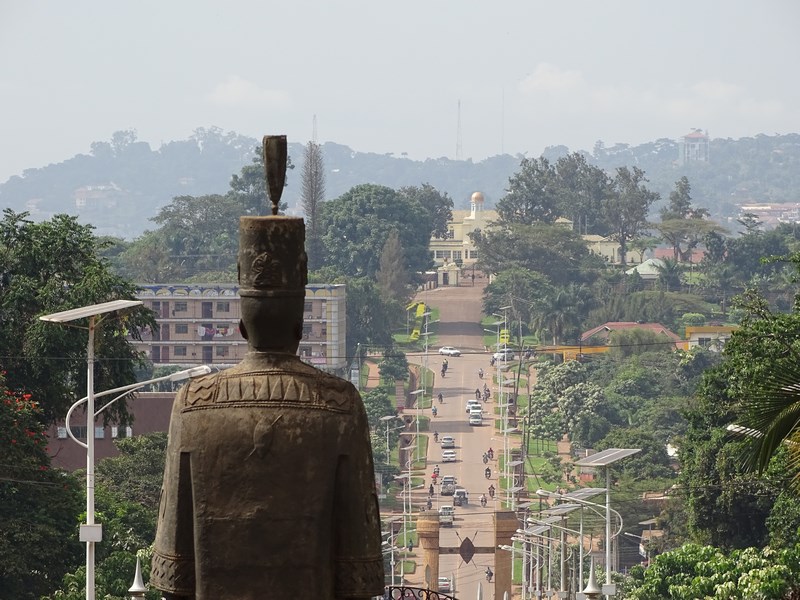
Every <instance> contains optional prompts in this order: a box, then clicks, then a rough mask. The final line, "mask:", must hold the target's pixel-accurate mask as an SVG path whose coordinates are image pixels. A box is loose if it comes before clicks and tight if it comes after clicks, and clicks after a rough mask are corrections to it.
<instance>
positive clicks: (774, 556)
mask: <svg viewBox="0 0 800 600" xmlns="http://www.w3.org/2000/svg"><path fill="white" fill-rule="evenodd" d="M798 563H800V549H798V547H794V548H787V549H783V550H778V551H774V550H771V549H765V550H759V549H757V548H747V549H744V550H736V551H733V552H731V553H730V554H729V555H726V554H725V552H724V551H722V550H720V549H719V548H714V547H713V546H700V545H697V544H686V545H684V546H682V547H681V548H678V549H676V550H672V551H670V552H665V553H663V554H660V555H658V556H656V557H655V558H654V559H653V561H652V564H651V565H650V566H649V567H648V568H646V569H645V568H643V567H634V568H633V569H632V570H631V575H630V578H629V580H627V581H626V582H625V584H624V586H623V588H624V589H623V590H622V595H623V597H624V598H626V599H628V600H682V599H684V598H707V599H710V600H750V599H751V598H761V599H763V600H785V599H789V598H796V597H797V593H798V591H800V569H798V566H797V565H798Z"/></svg>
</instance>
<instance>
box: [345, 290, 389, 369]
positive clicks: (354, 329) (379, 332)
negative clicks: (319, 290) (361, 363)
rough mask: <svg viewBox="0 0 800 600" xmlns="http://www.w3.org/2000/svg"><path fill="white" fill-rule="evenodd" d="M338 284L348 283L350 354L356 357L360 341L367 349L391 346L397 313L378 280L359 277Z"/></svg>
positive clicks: (348, 348)
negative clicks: (379, 288)
mask: <svg viewBox="0 0 800 600" xmlns="http://www.w3.org/2000/svg"><path fill="white" fill-rule="evenodd" d="M335 283H345V284H346V285H347V356H348V357H354V356H355V354H356V347H357V346H358V345H359V344H360V345H361V346H362V347H363V348H364V349H366V348H367V347H370V346H372V347H377V348H388V347H391V346H392V345H393V343H394V340H393V339H392V328H391V327H392V326H391V324H392V323H393V322H394V321H395V316H394V315H393V314H392V312H391V308H390V307H389V306H387V305H386V303H385V302H384V301H383V299H382V298H381V295H380V292H379V291H378V286H377V285H376V284H375V282H374V281H373V280H372V279H369V278H367V277H360V278H348V279H344V280H339V281H337V282H335Z"/></svg>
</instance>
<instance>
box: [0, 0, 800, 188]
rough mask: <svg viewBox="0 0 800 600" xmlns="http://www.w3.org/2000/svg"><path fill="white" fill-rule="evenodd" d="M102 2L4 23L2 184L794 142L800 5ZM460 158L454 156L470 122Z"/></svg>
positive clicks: (51, 1) (39, 8) (53, 5)
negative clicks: (227, 134)
mask: <svg viewBox="0 0 800 600" xmlns="http://www.w3.org/2000/svg"><path fill="white" fill-rule="evenodd" d="M268 4H269V3H254V2H248V1H243V2H239V3H232V4H229V5H226V6H225V7H223V6H222V5H218V4H216V3H210V2H191V3H189V2H186V1H185V0H176V1H175V2H171V3H158V2H154V1H152V0H145V1H142V2H138V3H135V4H133V3H131V4H111V3H106V2H101V1H99V0H87V1H85V2H81V3H62V2H56V1H55V0H43V1H42V2H38V3H22V2H16V3H6V4H4V5H2V6H0V51H2V55H3V59H2V65H3V77H2V78H0V93H2V97H3V100H4V103H3V106H4V109H5V110H4V111H3V113H2V116H0V134H1V135H2V137H3V144H2V150H0V182H4V181H6V180H7V179H8V178H9V177H10V176H12V175H19V174H21V173H22V171H23V170H24V169H28V168H39V167H42V166H45V165H47V164H49V163H55V162H61V161H63V160H66V159H68V158H70V157H72V156H74V155H75V154H80V153H84V154H85V153H89V151H90V148H89V145H90V144H91V143H92V142H94V141H105V140H109V139H110V137H111V134H112V133H113V132H114V131H118V130H123V129H135V130H136V131H137V134H138V137H139V139H140V140H142V141H146V142H148V143H150V145H151V147H152V148H154V149H157V148H158V147H159V146H160V145H161V143H162V142H167V141H172V140H178V139H186V138H188V137H189V136H191V134H192V131H193V130H194V129H196V128H199V127H205V128H209V127H212V126H216V127H220V128H222V129H223V130H226V131H235V132H236V133H239V134H241V135H246V136H252V137H254V138H259V137H260V136H261V135H263V134H264V133H285V134H287V135H288V136H289V140H290V141H291V142H298V143H305V142H306V141H308V140H309V139H311V137H312V120H313V117H314V115H316V118H317V132H318V134H317V140H318V141H320V142H326V141H331V142H336V143H338V144H343V145H346V146H349V147H350V148H352V149H353V150H356V151H359V152H376V153H381V154H383V153H387V152H393V153H395V154H396V155H398V156H399V155H401V154H402V153H407V154H408V156H409V158H412V159H425V158H438V157H442V156H446V157H448V158H462V159H466V158H472V159H473V160H475V161H479V160H482V159H484V158H486V157H488V156H495V155H498V154H502V153H507V154H512V155H516V154H526V153H527V154H528V155H530V156H537V155H538V154H540V153H541V152H542V150H543V149H544V148H545V147H547V146H554V145H565V146H568V147H569V148H570V149H571V150H573V151H574V150H588V151H591V149H592V147H593V145H594V143H595V142H596V141H597V140H603V141H604V142H605V143H606V145H608V146H610V145H613V144H614V143H618V142H622V143H628V144H631V145H636V144H639V143H642V142H646V141H652V140H655V139H658V138H670V139H676V138H679V137H680V136H682V135H685V134H686V133H688V132H689V131H690V130H691V129H692V128H700V129H703V130H708V132H709V134H710V135H711V137H712V138H716V137H723V138H727V137H731V138H740V137H747V136H752V135H756V134H758V133H765V134H768V135H774V134H775V133H780V134H785V133H792V132H796V131H798V129H800V127H798V123H800V119H799V118H798V117H799V116H800V115H798V107H799V106H800V83H798V82H797V80H796V78H794V77H792V76H791V73H792V66H793V60H794V59H795V58H796V57H797V56H798V55H800V53H798V50H800V41H798V38H797V36H796V35H795V34H794V28H795V26H796V25H797V23H798V22H800V21H799V20H798V16H800V5H797V4H795V3H793V2H790V1H789V0H774V1H772V2H766V3H762V4H759V5H752V4H744V3H742V4H741V5H738V4H736V5H735V4H733V3H729V2H723V1H722V0H710V1H708V2H703V3H695V2H690V1H688V0H678V1H676V2H672V3H669V4H668V5H659V6H657V7H656V6H653V5H651V4H648V3H643V2H640V1H636V0H608V1H606V2H602V3H598V2H590V1H574V2H569V3H558V5H554V4H555V3H543V2H532V1H525V2H523V1H521V0H509V1H508V2H506V3H501V4H495V5H492V6H489V5H486V4H483V3H481V4H479V3H475V2H464V1H463V0H461V1H460V2H456V1H454V0H439V1H438V2H421V1H419V0H411V1H410V2H406V3H403V4H402V5H397V6H394V5H387V4H382V3H376V2H369V1H367V0H353V1H349V2H343V3H337V4H336V5H334V4H333V3H331V4H323V3H319V2H310V1H308V0H299V1H296V2H293V3H281V4H277V3H276V4H275V5H274V6H273V5H268ZM459 101H460V104H461V110H460V123H461V127H460V132H461V136H460V139H461V144H460V148H461V154H460V156H456V151H457V148H458V147H459V146H458V131H459V128H458V121H459V111H458V104H459Z"/></svg>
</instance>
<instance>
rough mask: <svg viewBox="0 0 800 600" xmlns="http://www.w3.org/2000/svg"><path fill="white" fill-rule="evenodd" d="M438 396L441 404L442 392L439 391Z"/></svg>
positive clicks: (442, 399)
mask: <svg viewBox="0 0 800 600" xmlns="http://www.w3.org/2000/svg"><path fill="white" fill-rule="evenodd" d="M438 398H439V403H440V404H441V403H442V402H444V396H442V392H439V396H438Z"/></svg>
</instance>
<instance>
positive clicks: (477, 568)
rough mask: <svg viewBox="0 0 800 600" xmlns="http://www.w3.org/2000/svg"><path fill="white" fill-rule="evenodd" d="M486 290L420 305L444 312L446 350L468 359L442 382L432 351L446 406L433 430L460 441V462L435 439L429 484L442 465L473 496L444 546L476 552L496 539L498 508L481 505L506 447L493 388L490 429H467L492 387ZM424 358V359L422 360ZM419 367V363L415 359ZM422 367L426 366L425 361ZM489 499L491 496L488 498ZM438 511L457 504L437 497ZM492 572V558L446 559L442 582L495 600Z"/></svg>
mask: <svg viewBox="0 0 800 600" xmlns="http://www.w3.org/2000/svg"><path fill="white" fill-rule="evenodd" d="M481 294H482V287H479V286H476V287H474V288H473V287H458V288H439V289H437V290H431V291H428V292H422V293H421V294H420V295H419V296H418V297H417V299H418V300H422V301H424V302H426V303H427V304H429V305H430V306H433V307H435V308H438V309H439V319H440V322H439V323H438V324H437V325H436V327H437V334H438V339H439V344H440V345H447V346H455V347H456V348H459V349H460V350H461V351H462V352H463V354H462V356H460V357H451V358H448V362H449V368H448V370H447V375H446V376H445V377H444V379H442V378H441V377H440V375H439V370H440V367H441V362H442V357H440V356H439V355H438V354H437V353H436V352H437V350H438V346H437V348H431V349H430V350H429V355H428V367H429V368H430V369H432V370H433V371H434V372H435V373H436V384H435V385H434V394H438V393H439V392H441V393H442V394H443V396H444V403H443V404H438V403H437V408H438V410H439V415H438V417H436V418H435V419H433V420H432V425H431V427H432V428H433V429H435V430H436V431H438V432H439V436H440V437H441V436H443V435H452V436H453V437H455V439H456V455H457V458H458V460H457V462H455V463H442V462H441V448H440V446H439V444H435V443H433V439H432V437H431V439H430V441H429V444H428V469H427V472H426V480H427V481H430V475H431V474H432V472H433V468H434V466H435V465H436V464H438V465H439V467H440V472H441V474H442V475H454V476H455V477H456V478H457V480H458V485H459V486H461V487H464V488H466V489H467V490H468V492H469V503H468V505H467V506H466V507H456V521H455V525H454V527H453V528H452V529H450V528H442V530H441V534H440V544H441V545H442V546H459V545H460V544H461V542H462V541H463V540H464V539H465V538H467V537H469V538H470V539H471V540H472V541H473V543H474V544H475V545H476V546H489V547H491V546H493V545H494V542H493V540H494V533H493V521H492V512H493V511H494V502H493V501H490V502H489V504H488V506H487V507H486V508H482V507H481V505H480V497H481V494H483V493H487V491H488V486H489V484H490V483H492V484H494V486H495V487H499V486H498V481H497V465H498V463H497V458H498V457H499V455H500V454H501V451H502V447H503V442H502V439H501V438H500V437H499V436H496V435H495V428H494V407H495V403H494V401H493V400H494V398H495V397H496V389H494V388H492V400H491V401H490V402H488V403H487V404H485V405H484V409H485V411H484V416H485V417H486V418H485V420H484V425H483V426H480V427H475V426H470V425H469V424H468V423H467V414H466V402H467V400H468V399H470V398H474V397H475V389H476V388H482V387H483V384H484V383H485V382H486V383H488V384H489V385H490V386H492V380H491V376H490V372H491V371H493V370H492V369H491V368H490V367H489V358H490V355H489V353H488V352H486V351H485V350H484V347H483V343H482V339H483V328H482V326H481V325H480V318H481ZM420 358H421V357H420ZM409 359H410V360H411V361H414V358H412V357H410V358H409ZM420 362H423V360H421V361H420ZM480 368H482V369H483V370H484V371H486V374H485V375H484V379H483V380H481V379H479V377H478V369H480ZM489 447H491V448H493V449H494V456H495V459H494V460H493V461H490V463H489V466H490V467H491V468H492V477H491V481H487V480H486V478H485V475H484V469H485V468H486V465H484V464H483V460H482V458H483V454H484V452H486V450H487V449H488V448H489ZM487 497H488V493H487ZM434 501H435V504H434V507H436V506H438V505H441V504H445V503H446V504H451V503H452V499H451V498H450V497H448V496H444V497H443V496H440V495H439V494H438V490H437V494H435V496H434ZM487 566H491V568H492V570H494V556H493V555H491V554H476V555H475V557H474V559H473V560H472V561H471V562H470V563H469V564H465V563H464V562H463V561H462V560H461V558H460V557H459V556H458V555H457V554H456V555H443V556H442V557H441V559H440V563H439V573H440V575H442V576H448V577H449V576H451V575H452V576H453V577H454V580H455V593H456V595H457V596H458V597H459V598H461V599H466V598H475V597H476V596H477V586H478V583H479V582H483V597H484V598H487V599H490V598H492V597H493V590H492V589H490V588H491V586H488V585H487V584H486V580H485V575H484V571H485V570H486V567H487Z"/></svg>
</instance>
